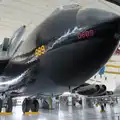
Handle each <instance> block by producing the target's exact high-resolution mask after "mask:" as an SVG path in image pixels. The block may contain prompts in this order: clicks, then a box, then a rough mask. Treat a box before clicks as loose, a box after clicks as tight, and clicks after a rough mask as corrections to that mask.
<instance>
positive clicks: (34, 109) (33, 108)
mask: <svg viewBox="0 0 120 120" xmlns="http://www.w3.org/2000/svg"><path fill="white" fill-rule="evenodd" d="M31 111H32V112H38V111H39V102H38V100H36V99H34V100H33V101H32V104H31Z"/></svg>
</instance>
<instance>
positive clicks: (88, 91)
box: [77, 84, 100, 95]
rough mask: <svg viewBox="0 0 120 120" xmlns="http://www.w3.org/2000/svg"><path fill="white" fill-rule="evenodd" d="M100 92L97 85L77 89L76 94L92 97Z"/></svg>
mask: <svg viewBox="0 0 120 120" xmlns="http://www.w3.org/2000/svg"><path fill="white" fill-rule="evenodd" d="M99 90H100V86H99V85H95V84H94V85H87V86H83V87H80V88H78V89H77V91H78V93H79V94H81V95H93V94H95V93H97V92H98V91H99Z"/></svg>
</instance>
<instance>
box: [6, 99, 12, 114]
mask: <svg viewBox="0 0 120 120" xmlns="http://www.w3.org/2000/svg"><path fill="white" fill-rule="evenodd" d="M12 109H13V103H12V98H8V100H7V106H6V112H12Z"/></svg>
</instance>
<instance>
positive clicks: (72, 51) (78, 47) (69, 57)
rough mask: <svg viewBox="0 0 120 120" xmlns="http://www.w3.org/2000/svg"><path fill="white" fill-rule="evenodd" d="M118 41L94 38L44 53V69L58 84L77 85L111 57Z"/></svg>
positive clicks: (42, 63) (42, 64) (42, 59)
mask: <svg viewBox="0 0 120 120" xmlns="http://www.w3.org/2000/svg"><path fill="white" fill-rule="evenodd" d="M117 44H118V41H117V40H115V39H114V38H108V39H99V38H97V39H96V38H92V39H89V40H85V41H80V42H77V43H73V44H70V45H67V46H62V47H60V48H58V49H55V50H53V51H50V52H48V53H46V54H44V55H43V56H42V57H41V58H40V66H41V68H42V71H43V72H44V73H45V74H46V75H47V76H48V77H49V78H50V79H51V80H53V82H54V83H55V84H57V85H63V86H69V85H70V86H71V85H73V86H76V85H78V84H82V83H84V82H85V81H86V80H87V79H89V77H90V76H92V75H94V74H95V73H96V72H97V71H98V70H99V69H100V68H101V67H102V66H103V65H104V64H105V63H106V62H107V61H108V59H109V58H110V56H111V55H112V53H113V51H114V50H115V48H116V46H117Z"/></svg>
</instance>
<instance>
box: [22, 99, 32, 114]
mask: <svg viewBox="0 0 120 120" xmlns="http://www.w3.org/2000/svg"><path fill="white" fill-rule="evenodd" d="M30 107H31V100H30V99H27V98H25V99H24V101H23V103H22V111H23V113H25V112H29V111H30Z"/></svg>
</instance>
